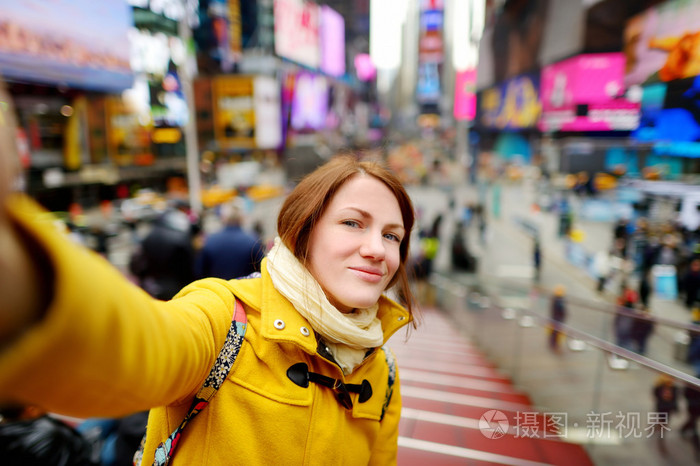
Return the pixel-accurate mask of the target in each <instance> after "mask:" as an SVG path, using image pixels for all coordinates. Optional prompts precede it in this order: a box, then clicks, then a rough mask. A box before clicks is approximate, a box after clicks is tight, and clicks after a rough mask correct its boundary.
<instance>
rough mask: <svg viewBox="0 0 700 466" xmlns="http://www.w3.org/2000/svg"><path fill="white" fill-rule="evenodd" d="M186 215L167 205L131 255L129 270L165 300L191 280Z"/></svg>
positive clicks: (191, 253)
mask: <svg viewBox="0 0 700 466" xmlns="http://www.w3.org/2000/svg"><path fill="white" fill-rule="evenodd" d="M192 239H193V238H192V226H191V223H190V220H189V218H188V217H187V215H186V214H185V213H183V212H181V211H180V210H177V209H170V210H167V211H165V212H164V213H163V214H161V215H160V217H158V218H157V219H156V220H155V221H154V223H153V228H152V229H151V231H150V232H149V233H148V235H146V237H145V238H144V239H143V241H142V242H141V245H140V246H139V247H138V248H137V250H136V252H135V253H134V254H133V255H132V257H131V261H130V263H129V270H130V271H131V273H132V274H133V275H134V276H135V277H136V278H137V280H138V284H139V286H140V287H141V288H143V289H144V290H146V292H148V294H150V295H151V296H153V297H154V298H157V299H162V300H168V299H171V298H172V297H173V296H175V294H176V293H177V292H178V291H180V290H181V289H182V288H183V287H184V286H185V285H187V284H189V283H191V282H192V281H193V280H194V278H195V277H194V258H195V252H194V247H193V245H192Z"/></svg>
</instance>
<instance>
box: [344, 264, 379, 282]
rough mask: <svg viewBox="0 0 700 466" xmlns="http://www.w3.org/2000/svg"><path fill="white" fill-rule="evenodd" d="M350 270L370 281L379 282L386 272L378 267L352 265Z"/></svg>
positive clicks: (362, 278)
mask: <svg viewBox="0 0 700 466" xmlns="http://www.w3.org/2000/svg"><path fill="white" fill-rule="evenodd" d="M350 270H351V271H352V272H353V273H354V274H355V275H356V276H357V277H359V278H360V279H361V280H364V281H366V282H370V283H379V282H380V281H382V278H383V277H384V274H383V273H382V271H381V269H378V268H376V267H350Z"/></svg>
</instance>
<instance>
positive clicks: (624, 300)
mask: <svg viewBox="0 0 700 466" xmlns="http://www.w3.org/2000/svg"><path fill="white" fill-rule="evenodd" d="M637 300H638V296H637V292H636V291H634V290H633V289H632V288H629V287H628V286H627V285H623V290H622V293H621V295H620V296H619V297H618V299H617V306H616V312H615V318H614V320H613V328H614V330H615V344H616V345H617V346H619V347H621V348H625V349H628V350H631V351H632V350H634V346H633V340H632V327H633V326H634V322H635V320H636V318H635V308H636V306H637Z"/></svg>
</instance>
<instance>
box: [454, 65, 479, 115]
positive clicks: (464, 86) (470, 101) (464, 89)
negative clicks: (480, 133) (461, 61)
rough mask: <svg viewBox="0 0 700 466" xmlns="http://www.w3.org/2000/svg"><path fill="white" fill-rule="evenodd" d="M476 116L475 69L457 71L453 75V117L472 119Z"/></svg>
mask: <svg viewBox="0 0 700 466" xmlns="http://www.w3.org/2000/svg"><path fill="white" fill-rule="evenodd" d="M475 116H476V70H474V69H470V70H464V71H458V72H457V74H456V76H455V101H454V117H455V119H456V120H466V121H472V120H473V119H474V117H475Z"/></svg>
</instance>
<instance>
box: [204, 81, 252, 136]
mask: <svg viewBox="0 0 700 466" xmlns="http://www.w3.org/2000/svg"><path fill="white" fill-rule="evenodd" d="M212 101H213V106H214V138H215V139H216V141H217V143H218V144H219V145H220V146H221V147H223V148H253V147H255V108H254V101H253V78H252V77H251V76H241V75H221V76H217V77H215V78H214V79H213V82H212Z"/></svg>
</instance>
